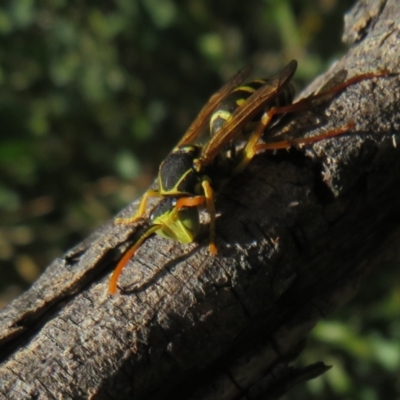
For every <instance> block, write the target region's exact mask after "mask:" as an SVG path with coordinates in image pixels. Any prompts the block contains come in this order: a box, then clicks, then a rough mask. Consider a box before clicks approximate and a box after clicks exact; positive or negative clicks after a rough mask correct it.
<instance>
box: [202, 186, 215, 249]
mask: <svg viewBox="0 0 400 400" xmlns="http://www.w3.org/2000/svg"><path fill="white" fill-rule="evenodd" d="M201 185H202V186H203V190H204V194H205V198H206V206H207V210H208V213H209V215H210V244H209V246H208V248H209V250H210V253H211V254H212V255H215V254H217V246H216V244H215V204H214V202H215V200H214V191H213V189H212V187H211V185H210V182H209V181H208V180H206V179H205V180H203V182H202V183H201Z"/></svg>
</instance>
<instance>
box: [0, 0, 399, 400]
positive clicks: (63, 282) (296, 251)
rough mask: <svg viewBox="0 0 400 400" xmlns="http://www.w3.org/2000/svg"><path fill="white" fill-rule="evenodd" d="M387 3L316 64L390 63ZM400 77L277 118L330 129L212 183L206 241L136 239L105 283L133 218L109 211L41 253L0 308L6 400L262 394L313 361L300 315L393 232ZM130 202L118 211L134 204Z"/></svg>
mask: <svg viewBox="0 0 400 400" xmlns="http://www.w3.org/2000/svg"><path fill="white" fill-rule="evenodd" d="M399 19H400V3H399V2H398V1H396V0H387V1H384V0H382V1H360V2H358V3H357V4H356V5H355V7H354V8H353V10H351V11H350V12H349V14H348V15H347V16H346V31H345V34H344V38H345V39H346V40H347V41H348V42H351V43H352V45H351V48H350V50H349V51H348V53H347V54H346V55H345V56H344V57H343V58H342V59H341V60H340V61H339V62H337V63H336V64H335V65H334V66H333V67H332V68H331V70H330V71H328V72H327V73H326V74H324V76H322V77H320V78H319V79H318V80H317V81H316V83H314V84H313V85H312V86H310V88H309V89H308V90H309V91H312V90H315V89H316V88H317V87H318V86H321V85H322V84H323V83H324V82H327V81H328V80H329V79H330V78H331V77H333V76H335V74H337V72H338V71H341V70H345V71H347V75H348V76H349V77H351V76H354V75H358V74H361V73H365V72H370V71H377V70H384V69H386V70H389V71H393V72H399V71H400V63H399V54H400V52H399V28H398V24H397V23H396V21H398V20H399ZM399 79H400V78H399V76H398V75H392V76H388V77H381V78H374V79H372V80H366V81H363V82H361V83H358V84H356V85H353V86H351V87H349V88H348V89H346V90H345V91H344V92H343V93H341V94H340V95H337V96H333V98H331V99H329V101H327V102H324V103H323V104H320V105H319V106H318V107H316V108H315V109H313V110H312V111H310V112H306V113H302V114H301V115H296V117H295V119H293V118H291V120H288V121H287V124H288V126H291V130H292V132H293V130H295V131H296V132H299V131H298V130H299V129H301V130H302V131H301V134H304V132H305V131H306V132H307V134H308V133H310V134H312V135H315V134H319V133H322V132H324V131H327V130H329V129H333V128H337V127H341V126H344V125H346V124H347V123H348V122H349V121H352V122H354V123H355V124H356V126H355V128H354V130H353V131H352V132H351V133H350V134H347V135H345V136H343V137H338V138H334V139H331V140H325V141H322V142H319V143H316V144H314V145H311V146H306V147H304V148H302V149H298V150H297V151H294V152H290V153H286V152H282V153H279V154H278V155H277V156H273V155H271V154H269V153H266V154H261V155H259V156H257V157H256V158H255V159H254V160H253V162H252V163H251V165H250V166H249V168H248V169H247V170H246V171H245V172H244V173H242V174H240V175H239V176H237V177H236V179H234V180H232V181H231V182H230V183H229V184H228V185H227V186H226V187H225V188H224V189H223V191H222V192H221V193H219V195H218V198H217V210H218V212H219V213H220V216H219V218H218V221H217V244H218V247H219V254H218V255H217V256H216V257H212V256H210V255H209V254H208V248H207V235H206V234H204V235H203V236H200V237H199V242H198V243H194V244H192V245H182V244H179V243H175V242H172V241H167V240H164V239H161V238H158V237H152V238H151V239H149V240H148V241H147V242H146V243H145V244H144V245H143V246H142V247H141V248H140V250H139V252H138V254H137V255H136V256H135V257H134V259H133V260H132V261H131V262H130V264H129V266H128V267H127V268H126V269H125V270H124V273H123V276H122V277H121V279H120V282H119V284H120V286H121V287H123V288H124V289H125V290H124V292H123V293H121V294H118V295H116V296H113V297H111V296H109V295H107V285H108V280H109V278H110V273H111V272H112V269H113V267H114V266H115V263H116V261H117V260H118V259H119V257H120V255H121V252H123V251H124V250H125V249H126V247H127V246H128V245H129V244H131V243H132V241H133V240H135V238H136V237H137V236H135V232H136V233H137V232H138V231H140V230H141V229H143V227H144V224H143V226H142V227H141V226H140V225H138V226H137V227H126V226H120V225H115V224H114V223H113V221H109V222H108V223H107V224H106V225H104V226H103V227H102V228H101V229H99V230H98V231H96V232H95V233H94V234H93V235H91V236H90V237H89V238H88V239H87V240H85V241H84V242H83V243H81V244H80V245H78V246H77V247H75V248H74V249H72V250H70V251H69V252H68V253H67V254H66V255H64V256H63V257H61V258H59V259H57V260H55V261H54V262H53V263H52V264H51V265H50V266H49V267H48V269H47V270H46V272H45V273H44V274H43V276H42V277H41V278H40V279H39V280H38V281H37V282H36V283H35V284H34V285H33V287H32V288H31V289H30V290H29V291H28V292H26V293H25V294H23V295H22V296H21V297H20V298H19V299H17V300H15V301H14V302H13V303H12V304H11V305H10V306H9V307H8V308H6V309H5V310H3V312H2V313H1V321H2V323H1V332H0V352H1V353H0V354H1V355H0V357H1V358H0V360H1V364H0V396H2V397H3V398H7V399H21V398H24V399H29V398H35V399H52V398H60V399H61V398H62V399H80V398H82V399H86V398H92V399H114V398H115V399H135V400H140V399H152V400H161V399H167V398H168V399H171V398H173V399H196V400H211V399H215V400H216V399H218V400H225V399H226V400H227V399H239V398H246V399H261V398H262V399H276V398H279V397H280V396H281V395H282V394H284V393H285V392H286V391H288V390H289V389H290V388H291V387H292V386H294V385H295V384H297V383H299V382H301V381H304V380H308V379H311V378H313V377H315V376H318V375H319V374H321V373H323V372H324V371H325V370H326V369H327V367H326V366H325V365H324V364H323V363H316V364H314V365H311V366H309V367H307V368H304V369H294V368H292V367H291V366H290V361H291V360H293V359H295V358H296V356H297V355H298V354H299V353H300V352H301V350H302V349H303V348H304V345H305V340H306V338H307V335H308V333H309V332H310V330H311V329H312V328H313V327H314V326H315V324H316V323H317V322H318V321H319V320H320V319H321V318H324V317H325V316H326V315H328V314H330V313H331V312H333V311H334V310H336V309H337V308H338V307H339V306H341V305H342V304H344V303H345V302H346V301H347V300H348V299H349V298H350V297H351V296H352V295H354V293H355V292H356V290H357V287H358V286H359V284H360V282H361V280H362V278H363V277H365V275H366V274H367V272H368V271H369V270H370V269H371V268H372V267H374V266H376V265H380V263H381V261H382V258H383V257H385V258H387V257H390V253H388V251H387V249H388V248H389V249H390V248H392V247H391V243H392V242H393V241H394V240H396V239H397V238H398V236H399V222H400V209H399V207H398V196H399V183H400V151H399V149H398V148H396V146H395V144H396V139H398V134H399V127H400V115H399V113H398V110H399V108H400V107H399V106H400V89H399V83H400V81H399ZM136 206H137V202H135V203H134V204H132V205H131V206H129V207H128V208H127V209H126V210H124V211H123V215H130V214H132V213H133V212H134V209H135V208H136Z"/></svg>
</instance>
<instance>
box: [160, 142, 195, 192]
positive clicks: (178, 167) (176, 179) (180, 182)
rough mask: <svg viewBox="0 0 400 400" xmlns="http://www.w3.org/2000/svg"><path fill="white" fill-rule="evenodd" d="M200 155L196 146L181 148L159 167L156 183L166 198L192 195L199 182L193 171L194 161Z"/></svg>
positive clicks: (175, 150)
mask: <svg viewBox="0 0 400 400" xmlns="http://www.w3.org/2000/svg"><path fill="white" fill-rule="evenodd" d="M199 154H200V147H198V146H181V147H177V148H176V149H174V151H173V152H172V153H170V154H169V155H168V157H167V158H166V159H165V160H164V161H163V163H162V164H161V165H160V170H159V173H158V182H159V187H160V192H161V193H162V194H163V195H167V196H176V195H183V194H190V193H193V190H194V188H195V186H196V184H197V183H198V181H199V176H198V173H197V171H195V169H194V160H196V159H197V157H198V156H199Z"/></svg>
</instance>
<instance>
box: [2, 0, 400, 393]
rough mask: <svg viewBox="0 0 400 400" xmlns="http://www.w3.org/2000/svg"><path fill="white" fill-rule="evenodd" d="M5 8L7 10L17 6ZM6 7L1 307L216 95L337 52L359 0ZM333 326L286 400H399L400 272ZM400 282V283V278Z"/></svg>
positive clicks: (322, 334) (311, 66) (144, 180)
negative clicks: (312, 371)
mask: <svg viewBox="0 0 400 400" xmlns="http://www.w3.org/2000/svg"><path fill="white" fill-rule="evenodd" d="M4 3H5V4H4ZM3 4H4V5H1V6H0V121H1V125H0V127H1V128H0V273H1V277H2V279H1V282H0V307H2V306H4V305H5V304H6V303H7V302H8V301H10V300H11V299H12V298H14V297H16V296H17V295H18V294H19V293H21V292H22V291H23V290H25V289H26V288H27V287H29V285H30V284H31V283H32V282H33V281H34V280H35V279H36V278H37V276H38V275H39V274H40V271H41V270H42V269H43V268H45V266H46V265H47V264H48V263H49V262H50V261H51V260H52V259H54V258H55V257H57V256H60V255H61V254H63V253H64V251H65V250H67V249H68V248H70V247H71V246H73V245H75V244H76V243H78V242H79V241H81V240H82V239H83V238H84V237H85V236H87V235H88V234H89V233H90V232H92V231H93V230H94V229H96V227H98V226H99V225H100V224H102V223H103V222H105V221H107V220H108V219H110V218H112V217H113V215H114V214H115V213H116V212H117V211H119V210H120V209H121V208H122V207H124V206H126V205H127V204H128V203H129V202H130V201H132V200H133V199H135V198H137V197H138V196H139V195H140V194H141V193H142V192H143V191H144V190H145V189H146V187H147V186H148V185H149V184H150V183H151V182H152V180H153V178H154V176H155V174H156V172H157V166H158V163H159V162H160V160H162V159H163V158H164V157H165V155H166V154H167V153H168V151H169V150H170V149H171V148H172V147H173V145H174V144H175V143H176V142H177V141H178V139H179V138H180V137H181V136H182V135H183V133H184V131H185V129H186V128H187V126H188V125H189V124H190V122H191V120H192V119H193V118H194V117H195V116H196V113H197V112H198V111H199V109H200V108H201V106H202V105H203V104H204V102H205V101H206V100H207V99H208V97H209V96H210V95H211V94H212V93H213V92H214V91H216V90H217V89H218V88H219V87H220V86H221V85H222V83H223V82H224V81H225V80H226V79H228V78H229V77H230V76H231V75H232V74H233V73H235V72H236V71H237V70H238V69H239V68H241V67H242V66H244V65H246V64H247V63H249V62H251V63H253V64H254V65H255V66H256V73H255V75H256V76H257V75H258V76H261V77H268V76H270V75H271V74H273V73H274V72H276V71H277V70H278V69H279V68H281V67H282V66H283V65H284V64H285V63H287V62H288V61H290V60H291V59H293V58H295V59H297V60H298V61H299V69H298V72H297V73H296V82H297V84H298V85H299V87H301V86H304V85H305V83H306V82H308V81H310V80H311V79H312V78H313V77H315V76H316V75H317V74H318V73H319V72H321V71H323V70H325V69H326V68H327V67H328V66H329V64H330V63H332V61H334V60H335V59H337V58H338V57H339V56H340V54H341V53H343V52H344V51H345V48H344V47H343V45H342V44H341V42H340V36H341V34H342V30H343V14H344V12H345V11H346V10H348V9H349V8H350V7H351V6H352V4H353V2H352V1H344V0H301V1H300V0H296V1H295V0H292V1H289V0H286V1H284V0H264V1H253V2H248V3H245V2H243V1H236V0H229V1H228V0H221V1H211V0H209V1H206V0H189V1H179V0H170V1H166V0H136V1H132V0H115V1H111V0H109V1H81V0H79V1H77V0H75V1H73V0H70V1H67V0H47V1H45V0H42V1H36V2H34V1H33V0H18V1H15V0H9V1H6V2H3ZM384 267H385V268H382V270H385V273H379V271H376V272H375V273H374V274H373V276H372V277H371V278H370V279H369V281H368V282H366V283H365V285H364V286H363V288H362V290H361V291H360V293H359V295H358V296H357V298H356V299H354V300H353V301H352V302H351V303H350V304H349V305H347V306H346V307H345V308H344V309H343V310H342V311H341V312H340V313H337V314H335V315H334V316H332V317H331V318H330V319H329V320H327V321H324V322H323V323H320V324H319V325H318V326H317V327H316V329H315V330H314V331H313V333H312V339H311V340H312V342H311V343H309V345H308V350H307V352H305V353H304V355H303V356H302V359H301V361H300V362H301V363H306V362H309V363H312V362H315V361H317V360H321V359H322V360H324V362H325V363H327V364H330V365H332V366H333V368H332V370H331V371H330V372H328V373H327V374H325V375H324V376H323V377H322V378H319V379H316V380H313V381H311V382H309V383H308V384H307V385H306V386H305V387H302V388H300V389H297V390H294V391H293V392H292V394H291V395H290V396H287V397H286V398H287V399H303V398H304V399H309V398H318V399H363V400H378V399H382V398H386V399H395V398H400V380H399V376H400V320H399V318H398V316H399V315H400V290H398V289H399V286H400V284H399V283H398V282H399V281H400V280H399V279H397V280H396V279H394V278H393V277H394V276H395V277H396V276H397V278H399V277H400V274H399V272H397V270H398V268H396V267H397V266H396V265H393V266H384ZM395 282H397V283H395Z"/></svg>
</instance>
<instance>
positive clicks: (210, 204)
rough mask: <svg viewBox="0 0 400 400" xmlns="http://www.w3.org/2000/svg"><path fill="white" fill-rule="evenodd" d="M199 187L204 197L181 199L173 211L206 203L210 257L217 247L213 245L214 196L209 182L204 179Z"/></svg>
mask: <svg viewBox="0 0 400 400" xmlns="http://www.w3.org/2000/svg"><path fill="white" fill-rule="evenodd" d="M201 186H202V187H203V191H204V196H194V197H181V198H180V199H179V200H178V201H177V202H176V205H175V209H177V210H179V209H181V208H182V207H197V206H199V205H201V204H203V203H204V201H205V202H206V207H207V211H208V214H209V215H210V244H209V246H208V248H209V250H210V253H211V254H212V255H215V254H217V246H216V244H215V204H214V202H215V196H214V191H213V189H212V187H211V184H210V182H209V181H208V180H207V179H206V178H205V179H203V181H202V183H201Z"/></svg>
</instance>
